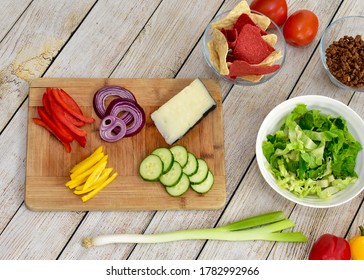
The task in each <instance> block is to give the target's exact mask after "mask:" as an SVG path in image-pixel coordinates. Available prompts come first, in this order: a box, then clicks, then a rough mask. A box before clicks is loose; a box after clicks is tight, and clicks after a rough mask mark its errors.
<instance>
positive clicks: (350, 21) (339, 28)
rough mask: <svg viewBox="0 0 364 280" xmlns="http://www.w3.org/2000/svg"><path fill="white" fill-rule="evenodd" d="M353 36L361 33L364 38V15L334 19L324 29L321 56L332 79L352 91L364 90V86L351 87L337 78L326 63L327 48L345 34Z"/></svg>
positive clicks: (363, 38) (337, 84)
mask: <svg viewBox="0 0 364 280" xmlns="http://www.w3.org/2000/svg"><path fill="white" fill-rule="evenodd" d="M346 35H347V36H352V37H354V38H355V36H356V35H361V36H362V40H364V17H363V16H347V17H343V18H339V19H337V20H335V21H333V22H332V23H331V24H330V25H329V26H328V27H327V28H326V30H325V31H324V33H323V34H322V36H321V39H320V57H321V61H322V64H323V66H324V69H325V72H326V73H327V75H328V77H329V79H330V81H331V82H332V83H333V84H334V85H336V86H338V87H340V88H343V89H346V90H350V91H360V92H364V87H360V88H357V87H351V86H349V85H346V84H344V83H342V82H341V81H339V80H338V79H336V78H335V77H334V75H333V74H332V73H331V72H330V70H329V67H328V66H327V63H326V49H327V48H328V47H329V46H330V45H331V44H332V43H333V42H334V41H338V40H339V39H340V38H343V37H344V36H346Z"/></svg>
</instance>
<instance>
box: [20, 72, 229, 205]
mask: <svg viewBox="0 0 364 280" xmlns="http://www.w3.org/2000/svg"><path fill="white" fill-rule="evenodd" d="M202 81H203V83H204V84H205V86H206V87H207V88H208V90H209V91H210V93H211V95H212V97H213V98H214V99H215V101H216V103H217V106H216V108H215V109H214V110H213V111H212V112H210V113H209V114H208V115H207V116H206V117H205V118H203V119H202V121H200V122H199V123H198V125H196V126H195V127H194V128H193V129H191V130H190V131H189V132H188V133H187V134H186V135H185V136H184V137H183V138H182V139H180V140H179V141H178V142H176V143H175V144H181V145H184V146H185V147H186V148H187V149H188V150H189V151H191V152H192V153H194V154H195V155H196V156H198V157H200V158H203V159H205V160H206V161H207V163H208V166H209V168H210V170H211V171H212V172H213V174H214V177H215V183H214V186H213V188H212V189H211V190H210V192H208V193H207V194H197V193H196V192H194V191H193V190H192V189H190V190H188V192H187V193H185V194H184V195H182V196H181V197H171V196H169V195H168V194H167V192H166V191H165V190H164V187H163V186H162V185H161V184H160V183H158V182H146V181H143V180H142V179H141V178H140V176H139V174H138V166H139V163H140V162H141V160H142V159H143V158H144V157H145V156H146V155H148V154H149V153H150V152H152V151H153V150H154V149H155V148H156V147H159V146H162V147H170V146H169V145H168V144H166V142H165V141H164V139H163V138H162V136H161V135H160V133H159V132H158V130H157V129H156V127H155V126H154V123H153V121H152V120H151V119H150V114H151V113H152V112H153V111H155V110H156V109H157V108H158V107H159V106H161V105H162V104H164V103H165V102H166V101H167V100H169V99H170V98H171V97H172V96H174V95H175V94H177V93H178V92H179V91H181V90H182V89H183V88H184V87H186V86H187V85H188V84H190V83H191V82H192V80H191V79H98V78H97V79H85V78H81V79H78V78H70V79H68V78H42V79H37V80H34V81H32V83H31V85H30V89H29V111H28V135H27V162H26V184H25V202H26V205H27V207H28V208H29V209H31V210H37V211H41V210H48V211H49V210H63V211H65V210H66V211H91V210H170V209H183V210H186V209H217V208H221V207H222V206H223V205H224V204H225V199H226V186H225V164H224V135H223V121H222V102H221V92H220V88H219V86H218V84H217V83H216V82H215V81H213V80H202ZM107 85H119V86H123V87H125V88H127V89H129V90H130V91H131V92H133V93H134V95H135V97H136V99H137V101H138V103H139V104H140V105H141V106H142V108H143V109H144V111H145V114H146V116H147V121H146V125H145V126H144V128H143V130H142V131H141V132H140V133H138V134H137V135H135V136H133V137H128V138H123V139H121V140H120V141H118V142H114V143H107V142H105V141H103V140H101V138H100V137H99V132H98V126H99V124H100V119H99V118H98V117H97V115H96V114H95V112H94V110H93V105H92V101H93V96H94V94H95V92H96V91H97V90H98V89H100V88H102V87H104V86H107ZM46 87H58V88H63V89H64V90H65V91H66V92H68V93H69V94H70V95H71V96H72V97H73V98H74V99H75V100H76V102H77V103H78V104H79V105H80V107H81V109H82V111H83V112H84V114H85V115H86V116H92V117H93V118H95V120H96V121H95V123H93V124H87V125H85V126H84V127H83V129H84V130H86V131H87V134H88V135H87V145H86V147H85V148H82V147H80V146H79V145H78V143H77V142H75V141H74V142H73V143H72V152H71V153H66V152H65V150H64V147H63V145H62V144H61V143H60V142H58V140H56V139H55V138H54V137H53V136H52V135H51V134H50V133H49V132H48V131H46V130H45V129H44V128H42V127H40V126H38V125H36V124H34V122H33V118H34V117H38V113H37V106H42V102H41V98H42V95H43V93H44V92H45V89H46ZM100 145H102V146H103V148H104V151H105V154H108V155H109V160H108V165H107V166H108V167H113V168H114V170H116V171H117V172H118V174H119V176H118V177H117V179H115V180H114V181H113V182H112V183H111V184H110V185H108V186H107V187H106V188H105V189H104V190H102V191H101V192H100V193H99V194H98V195H97V196H95V197H94V198H92V199H91V200H89V201H87V202H85V203H84V202H82V200H81V199H80V197H79V196H77V195H75V194H73V192H72V191H71V190H70V189H69V188H68V187H66V186H65V185H64V184H65V183H66V182H67V181H68V180H69V170H71V168H72V167H73V166H74V165H75V164H76V163H78V162H80V161H81V160H83V159H84V158H86V157H87V156H89V155H90V154H91V153H92V152H93V151H94V150H95V149H96V148H97V147H99V146H100Z"/></svg>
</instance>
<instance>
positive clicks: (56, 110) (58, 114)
mask: <svg viewBox="0 0 364 280" xmlns="http://www.w3.org/2000/svg"><path fill="white" fill-rule="evenodd" d="M53 93H54V91H51V92H50V93H49V94H47V95H48V98H49V104H50V107H51V111H52V117H53V118H54V120H55V121H56V120H58V121H59V122H60V123H62V124H63V125H64V126H66V127H67V128H68V129H69V130H70V131H71V132H72V133H73V134H76V135H78V136H80V137H84V136H86V131H84V130H82V129H80V128H78V127H77V126H75V125H74V124H73V123H71V122H70V121H69V120H68V119H67V118H66V116H65V115H66V113H65V110H64V109H63V107H62V106H60V105H59V104H58V102H57V101H56V99H55V96H54V94H53Z"/></svg>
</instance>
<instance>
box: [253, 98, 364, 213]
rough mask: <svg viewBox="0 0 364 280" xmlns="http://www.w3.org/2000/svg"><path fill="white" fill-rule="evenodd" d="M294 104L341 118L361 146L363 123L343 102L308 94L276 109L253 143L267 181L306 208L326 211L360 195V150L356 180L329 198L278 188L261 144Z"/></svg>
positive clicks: (363, 161) (363, 172)
mask: <svg viewBox="0 0 364 280" xmlns="http://www.w3.org/2000/svg"><path fill="white" fill-rule="evenodd" d="M297 104H306V105H307V109H308V110H311V109H317V110H320V113H322V114H325V115H332V116H334V117H338V116H342V117H343V118H344V119H345V120H346V121H347V127H348V130H349V132H350V133H351V134H352V136H353V137H354V138H355V139H356V140H357V141H359V142H360V143H361V144H362V146H363V147H364V134H363V131H364V122H363V120H362V119H361V118H360V116H359V115H358V114H357V113H356V112H355V111H353V110H352V109H351V108H350V107H348V106H347V105H345V104H344V103H342V102H340V101H337V100H335V99H332V98H328V97H325V96H320V95H307V96H300V97H295V98H292V99H289V100H286V101H284V102H282V103H281V104H279V105H278V106H276V107H275V108H274V109H273V110H272V111H271V112H270V113H269V114H268V115H267V116H266V118H265V119H264V121H263V123H262V125H261V127H260V128H259V132H258V135H257V140H256V159H257V163H258V166H259V169H260V172H261V174H262V175H263V177H264V179H265V180H266V182H267V183H268V184H269V185H270V186H271V187H272V188H273V189H274V190H275V191H276V192H277V193H279V194H280V195H281V196H283V197H285V198H286V199H288V200H290V201H292V202H294V203H297V204H300V205H304V206H308V207H314V208H329V207H334V206H338V205H341V204H344V203H346V202H348V201H350V200H352V199H353V198H354V197H356V196H357V195H359V194H360V193H361V192H362V191H363V190H364V157H363V150H361V151H360V152H359V153H358V155H357V158H356V165H355V171H356V173H357V174H358V179H357V180H356V181H355V182H354V183H352V184H350V185H348V186H347V187H346V188H345V189H343V190H341V191H339V192H337V193H335V194H333V195H332V196H331V197H329V198H328V199H322V198H319V197H318V196H312V195H309V196H306V197H298V196H296V195H295V194H293V193H291V192H290V191H288V190H286V189H283V188H281V187H279V186H278V184H277V182H276V179H275V177H274V176H273V175H272V174H271V173H270V171H269V170H268V168H267V167H268V165H269V163H268V161H267V160H266V158H265V156H264V154H263V149H262V143H263V141H264V140H266V137H267V135H268V134H274V133H275V132H276V131H277V130H279V129H280V128H281V126H282V124H283V123H284V120H285V118H286V116H287V115H288V114H289V113H291V112H292V110H293V109H294V108H295V107H296V105H297Z"/></svg>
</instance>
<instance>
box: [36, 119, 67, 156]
mask: <svg viewBox="0 0 364 280" xmlns="http://www.w3.org/2000/svg"><path fill="white" fill-rule="evenodd" d="M33 121H34V123H35V124H37V125H39V126H42V127H44V128H45V129H47V130H48V131H49V132H50V133H51V134H52V135H53V136H54V137H56V138H57V139H58V141H60V142H61V143H62V144H63V146H64V147H65V150H66V152H67V153H70V152H71V144H70V142H66V141H65V139H64V138H63V136H62V134H57V133H56V132H55V131H56V130H55V131H54V130H52V129H51V128H50V127H49V126H48V125H47V124H46V123H45V122H44V121H43V119H39V118H33Z"/></svg>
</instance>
